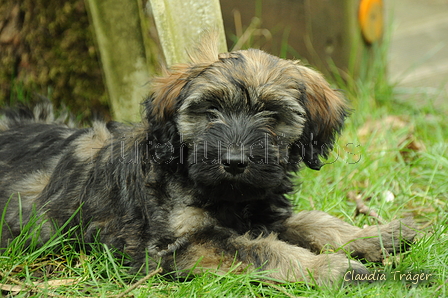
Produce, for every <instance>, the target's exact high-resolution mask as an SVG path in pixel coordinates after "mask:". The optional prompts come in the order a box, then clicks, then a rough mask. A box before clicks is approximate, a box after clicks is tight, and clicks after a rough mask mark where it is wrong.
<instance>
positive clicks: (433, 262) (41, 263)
mask: <svg viewBox="0 0 448 298" xmlns="http://www.w3.org/2000/svg"><path fill="white" fill-rule="evenodd" d="M382 50H384V49H382ZM382 63H384V62H383V61H381V60H379V61H378V63H377V64H376V65H375V67H373V68H372V69H373V71H372V72H370V73H366V75H365V76H364V77H363V78H362V79H360V80H358V81H352V82H350V84H349V85H344V82H343V81H342V80H340V81H338V82H339V84H340V86H339V87H340V88H341V89H344V90H346V94H347V97H348V98H349V99H350V100H351V101H352V104H353V106H354V112H353V114H352V115H351V117H350V118H349V119H348V121H347V125H346V128H345V130H344V132H343V134H342V136H341V137H340V138H339V140H338V143H337V146H336V148H335V151H334V152H333V154H332V156H331V157H330V159H329V162H328V164H327V165H326V166H324V167H323V168H322V170H321V171H319V172H315V171H312V170H309V169H303V171H301V173H300V178H298V180H297V181H298V183H299V182H301V186H300V188H298V191H297V192H296V193H295V194H293V195H291V200H292V201H293V203H294V204H295V205H296V208H297V210H312V209H318V210H324V211H326V212H328V213H330V214H332V215H334V216H337V217H340V218H342V219H343V220H345V221H347V222H349V223H351V224H354V225H357V226H363V225H371V224H374V223H375V221H376V220H375V219H373V218H371V217H369V216H366V215H363V214H360V215H358V216H356V204H355V202H353V201H352V200H350V199H349V198H350V195H349V193H355V194H357V195H360V196H361V198H362V199H363V201H364V203H365V204H366V205H367V206H368V207H369V208H370V209H372V210H375V211H376V212H377V213H378V214H379V215H380V216H381V217H382V218H383V219H384V220H386V221H389V220H392V219H394V218H402V217H406V216H413V217H414V218H415V220H416V221H417V223H418V225H419V228H420V232H419V235H418V240H417V241H416V242H415V243H414V244H413V246H412V249H411V250H410V251H409V252H406V253H404V254H402V255H401V256H400V257H394V258H390V259H389V260H388V262H386V263H385V264H371V263H369V264H367V266H368V267H369V268H370V269H371V270H372V271H375V270H377V272H384V273H387V274H388V276H387V280H386V281H377V282H373V283H371V284H361V285H352V286H341V285H334V286H331V287H318V288H316V287H310V286H308V285H306V284H304V283H286V284H273V283H270V282H268V281H266V280H265V279H263V273H262V272H259V273H253V272H252V273H247V274H242V275H235V274H232V273H228V274H225V275H218V274H216V273H214V272H208V273H205V274H203V275H200V276H196V277H194V278H192V279H188V280H184V281H174V280H171V279H169V278H167V277H166V276H164V275H163V274H156V275H154V276H152V277H149V278H148V279H147V280H144V282H143V283H142V284H141V285H139V286H137V287H135V288H134V289H133V290H132V291H130V293H127V292H126V291H127V290H128V289H129V288H130V287H131V285H133V284H135V283H136V282H137V281H138V280H139V279H141V278H142V276H143V275H142V274H137V275H132V274H130V273H129V271H128V270H127V268H125V267H123V266H122V265H121V262H120V259H119V258H118V259H117V258H116V257H115V255H116V254H115V253H114V252H113V251H111V250H110V249H108V248H107V247H104V246H103V245H102V244H100V243H94V244H92V245H91V251H90V252H89V253H88V254H87V253H85V252H84V251H85V250H84V249H79V248H75V247H74V246H73V242H72V241H68V240H67V239H70V234H69V233H68V234H64V233H60V234H57V235H56V236H55V237H53V238H52V239H51V240H50V241H49V242H47V243H45V244H44V245H43V246H41V247H39V246H35V245H31V246H25V245H23V243H24V242H25V241H26V240H27V239H29V237H30V236H32V234H33V233H34V231H35V229H34V226H35V225H36V222H31V223H29V224H28V225H25V227H24V229H23V231H24V232H23V234H22V235H21V236H20V237H19V238H18V239H16V240H15V241H14V242H13V243H12V244H11V245H10V246H9V247H8V248H7V249H6V250H4V251H2V253H1V255H0V283H1V284H0V286H1V288H2V293H3V295H6V296H14V297H30V296H33V297H35V296H37V297H48V296H71V297H76V296H79V297H81V296H83V297H86V296H89V297H122V296H125V295H131V296H134V297H302V296H306V297H347V296H353V297H383V296H386V295H387V296H391V297H433V296H439V297H446V296H448V288H447V286H446V284H447V280H448V265H447V264H448V251H447V250H446V247H448V215H447V211H446V210H447V203H446V202H447V199H448V183H447V181H448V142H447V140H448V124H447V122H446V121H445V120H444V119H445V118H446V114H444V112H443V109H442V110H441V109H438V108H437V107H434V106H432V105H431V104H430V103H429V104H427V105H425V106H423V107H422V106H421V105H420V106H419V107H418V108H417V107H416V106H414V105H413V103H412V101H411V100H409V101H407V102H403V101H398V100H397V98H398V94H397V93H396V91H395V90H396V89H394V86H393V85H391V84H390V83H388V82H387V80H385V79H384V78H382V77H381V76H380V75H379V73H381V74H382V73H383V71H384V68H383V67H384V65H383V64H382ZM378 78H380V79H378ZM445 111H446V107H445ZM2 219H3V217H2ZM81 247H83V246H82V245H81ZM406 273H412V275H406ZM421 273H424V274H431V277H430V279H429V280H428V281H427V282H422V283H419V284H415V283H414V282H413V281H412V280H406V277H407V276H412V277H413V276H415V274H421ZM400 274H403V276H402V280H401V281H399V279H400ZM425 276H426V275H425ZM428 276H429V275H428ZM394 279H395V280H394ZM397 279H398V280H397Z"/></svg>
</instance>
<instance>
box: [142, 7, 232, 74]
mask: <svg viewBox="0 0 448 298" xmlns="http://www.w3.org/2000/svg"><path fill="white" fill-rule="evenodd" d="M150 3H151V7H152V13H153V15H154V20H155V23H156V27H157V32H158V34H159V38H160V43H161V45H162V48H163V52H164V54H165V59H166V63H167V65H168V66H170V65H173V64H175V63H185V62H188V55H187V50H188V49H191V48H194V45H195V44H196V43H197V42H198V41H199V40H200V36H201V34H203V32H204V31H205V30H214V31H217V32H218V33H219V34H220V42H219V44H220V52H226V51H227V48H226V42H225V35H224V25H223V21H222V16H221V7H220V5H219V0H182V1H179V0H150Z"/></svg>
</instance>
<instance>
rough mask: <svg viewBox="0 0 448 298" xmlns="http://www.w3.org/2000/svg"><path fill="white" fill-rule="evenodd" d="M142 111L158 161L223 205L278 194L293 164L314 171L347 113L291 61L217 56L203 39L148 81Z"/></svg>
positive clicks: (254, 53)
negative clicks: (187, 58) (187, 59)
mask: <svg viewBox="0 0 448 298" xmlns="http://www.w3.org/2000/svg"><path fill="white" fill-rule="evenodd" d="M146 111H147V119H148V121H149V123H150V125H151V127H152V128H151V129H152V133H153V134H154V138H155V140H156V143H158V144H159V145H158V148H159V151H158V152H155V154H156V155H157V157H158V160H159V163H176V164H181V165H185V166H186V168H185V169H186V170H185V173H186V175H188V178H189V179H191V180H192V181H193V182H194V183H195V184H196V185H197V186H198V188H199V189H201V188H203V189H207V192H208V193H213V195H215V196H216V198H218V199H223V200H226V199H228V200H243V199H245V198H247V199H253V198H254V196H255V197H257V196H258V197H259V196H263V194H264V193H266V192H267V191H278V192H284V191H286V189H287V188H288V187H289V186H288V185H289V178H288V177H289V176H288V172H291V171H297V170H298V168H299V167H298V166H299V164H300V163H301V162H304V163H305V164H306V165H307V166H308V167H310V168H312V169H315V170H318V169H320V167H321V166H322V163H321V161H320V158H321V157H323V158H326V157H327V156H328V154H329V151H330V150H331V149H332V147H333V143H334V141H335V137H336V135H337V134H338V133H339V132H340V130H341V128H342V126H343V122H344V119H345V117H346V115H347V107H346V103H345V101H344V99H343V97H342V96H341V94H339V93H338V92H337V91H335V90H333V89H331V88H330V86H329V84H328V83H327V82H326V81H325V79H324V78H323V77H322V75H321V74H319V73H318V72H316V71H314V70H312V69H310V68H307V67H305V66H303V65H301V64H300V63H299V62H297V61H289V60H284V59H280V58H277V57H275V56H272V55H269V54H267V53H265V52H263V51H260V50H253V49H251V50H243V51H235V52H231V53H225V54H219V55H218V54H217V53H216V50H215V47H213V46H210V43H207V42H206V43H205V44H204V46H202V48H201V49H199V50H198V51H196V52H195V54H194V55H192V62H191V64H184V65H177V66H175V67H173V68H172V69H171V70H170V71H167V73H166V75H165V76H164V77H161V78H157V79H156V80H155V81H154V88H153V92H152V94H151V96H150V98H149V99H148V100H147V101H146ZM164 143H166V144H169V145H168V146H165V145H166V144H164ZM160 148H165V149H164V150H160ZM168 148H171V149H170V150H168Z"/></svg>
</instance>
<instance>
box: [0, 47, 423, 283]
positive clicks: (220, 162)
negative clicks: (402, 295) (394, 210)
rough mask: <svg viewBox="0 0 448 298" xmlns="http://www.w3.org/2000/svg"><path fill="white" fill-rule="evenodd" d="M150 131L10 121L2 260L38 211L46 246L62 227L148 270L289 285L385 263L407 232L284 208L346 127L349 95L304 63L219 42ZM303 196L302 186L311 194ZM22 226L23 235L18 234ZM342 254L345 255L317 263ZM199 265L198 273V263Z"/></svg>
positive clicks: (160, 106) (1, 189) (39, 110)
mask: <svg viewBox="0 0 448 298" xmlns="http://www.w3.org/2000/svg"><path fill="white" fill-rule="evenodd" d="M144 108H145V112H144V115H143V120H142V122H141V123H137V124H134V125H125V124H120V123H117V122H109V123H103V122H100V121H96V122H94V123H93V126H92V127H91V128H72V127H71V126H67V125H64V124H63V123H64V121H62V120H61V119H54V116H53V113H52V109H51V106H50V105H49V104H46V103H44V104H41V105H39V106H37V107H35V108H34V110H33V109H26V108H18V109H5V110H4V112H3V116H2V118H1V122H0V203H1V205H0V206H2V207H3V206H5V205H6V204H7V202H8V201H9V203H8V208H7V212H6V218H5V222H6V224H4V228H3V231H2V242H1V244H2V247H4V246H6V245H7V243H8V242H9V241H10V240H11V239H12V238H13V237H15V236H17V235H18V234H19V233H20V227H21V226H22V225H23V224H24V223H20V222H19V216H18V214H19V210H18V209H19V203H18V200H17V195H13V194H17V193H20V197H21V206H22V210H21V212H22V215H23V216H22V217H23V219H24V221H25V222H26V221H27V219H28V218H29V216H30V214H31V213H32V210H37V213H38V214H40V215H42V216H43V218H44V221H45V220H46V221H45V223H44V224H43V227H42V231H41V241H45V240H46V239H48V238H49V237H50V235H51V233H52V232H54V229H55V227H54V225H53V222H54V223H56V225H59V226H61V225H63V224H64V223H65V222H66V221H67V220H68V219H69V218H70V217H71V216H72V215H73V214H74V213H75V212H76V211H77V210H79V212H78V214H77V215H76V216H75V217H74V218H73V220H71V221H70V224H69V225H68V226H67V228H70V227H72V226H77V225H79V226H80V227H82V228H81V229H79V231H80V233H81V235H80V236H82V238H83V239H84V241H86V242H90V241H94V238H95V237H96V236H97V235H98V236H99V239H100V241H102V242H103V243H105V244H107V245H109V246H112V247H115V248H118V249H121V250H123V251H124V252H126V253H127V254H128V255H129V256H130V258H131V259H132V264H133V266H134V267H136V268H139V267H140V266H141V265H142V264H143V263H145V260H146V256H147V255H148V256H149V264H150V268H151V266H153V267H155V266H157V264H161V266H162V267H163V268H165V269H166V271H173V272H175V273H176V274H178V275H182V272H188V271H189V270H190V269H191V268H193V267H195V268H196V269H195V270H196V271H201V270H203V269H216V268H219V270H223V271H225V270H228V269H229V268H230V267H231V266H232V264H234V263H241V264H242V265H241V266H240V268H242V269H244V268H246V267H252V268H261V269H265V270H269V272H271V273H270V274H271V276H272V277H274V278H277V279H280V280H285V281H301V280H305V281H312V280H316V281H317V282H320V283H323V282H327V281H336V280H338V279H340V278H341V277H342V276H343V274H344V273H345V272H346V271H347V270H349V269H350V268H352V269H353V270H356V271H358V272H364V273H365V272H366V269H365V267H364V266H363V265H362V264H361V263H359V262H358V261H354V260H349V259H348V258H347V256H346V254H345V253H344V251H345V252H348V253H350V254H351V255H352V256H356V257H361V258H365V259H367V260H371V261H380V260H381V259H382V257H383V254H384V253H388V252H394V251H399V250H400V246H401V243H402V242H406V241H410V240H412V239H413V237H414V236H415V232H414V231H413V230H412V228H410V227H409V225H410V224H411V223H410V222H409V221H403V222H400V221H393V222H392V223H390V224H387V225H382V226H372V227H368V228H365V229H361V228H358V227H355V226H351V225H349V224H347V223H345V222H343V221H341V220H339V219H337V218H334V217H332V216H330V215H328V214H326V213H324V212H320V211H304V212H300V213H293V212H292V207H291V205H290V202H289V201H288V199H287V198H286V197H285V195H286V194H288V193H290V192H291V191H292V190H293V185H292V183H291V178H292V173H294V172H296V171H298V170H299V166H300V164H301V163H304V164H305V165H307V166H308V167H310V168H312V169H315V170H318V169H320V167H321V165H322V163H321V161H320V158H326V157H327V155H328V154H329V151H330V150H331V149H332V147H333V143H334V141H335V137H336V136H337V134H338V133H339V132H340V131H341V129H342V127H343V123H344V119H345V117H346V116H347V105H346V103H345V101H344V99H343V97H342V96H341V94H340V93H339V92H337V91H335V90H333V89H331V88H330V86H329V84H328V83H327V82H326V81H325V80H324V78H323V77H322V76H321V75H320V74H319V73H317V72H316V71H314V70H311V69H310V68H307V67H304V66H303V65H301V64H300V63H299V62H296V61H288V60H283V59H279V58H277V57H274V56H271V55H269V54H266V53H265V52H262V51H259V50H253V49H251V50H244V51H236V52H231V53H225V54H219V55H218V53H217V52H216V50H215V47H214V46H213V43H212V42H211V41H208V42H205V43H204V44H203V45H202V46H201V47H200V49H199V50H197V51H196V52H195V53H194V54H192V62H191V63H190V64H185V65H177V66H174V67H173V68H172V69H170V70H167V71H166V73H165V75H164V76H163V77H160V78H156V79H155V80H154V83H153V87H152V90H151V93H150V96H149V98H148V99H147V100H146V101H145V102H144ZM304 187H306V181H305V182H304ZM21 224H22V225H21ZM340 247H343V248H344V249H341V250H339V252H338V253H321V252H322V251H328V250H334V251H336V250H337V249H338V248H340ZM198 260H200V261H199V262H198Z"/></svg>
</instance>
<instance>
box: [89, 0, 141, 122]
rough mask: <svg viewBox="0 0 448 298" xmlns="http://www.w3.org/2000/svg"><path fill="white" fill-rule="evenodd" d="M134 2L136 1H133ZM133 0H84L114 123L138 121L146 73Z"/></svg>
mask: <svg viewBox="0 0 448 298" xmlns="http://www.w3.org/2000/svg"><path fill="white" fill-rule="evenodd" d="M137 1H138V0H137ZM137 1H136V0H86V2H87V3H88V8H89V12H90V16H91V19H92V22H93V26H94V28H95V35H96V40H97V43H98V47H99V51H100V55H101V62H102V66H103V73H104V77H105V81H106V86H107V89H108V93H109V98H110V102H111V105H112V112H113V116H114V118H115V119H116V120H121V121H123V120H125V121H137V120H139V119H140V103H141V101H142V100H143V99H144V97H145V96H146V95H147V93H148V87H147V82H148V80H149V77H150V76H149V71H148V69H149V68H148V65H147V59H146V53H145V44H144V39H143V36H142V28H141V20H140V10H139V5H138V2H137Z"/></svg>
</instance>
